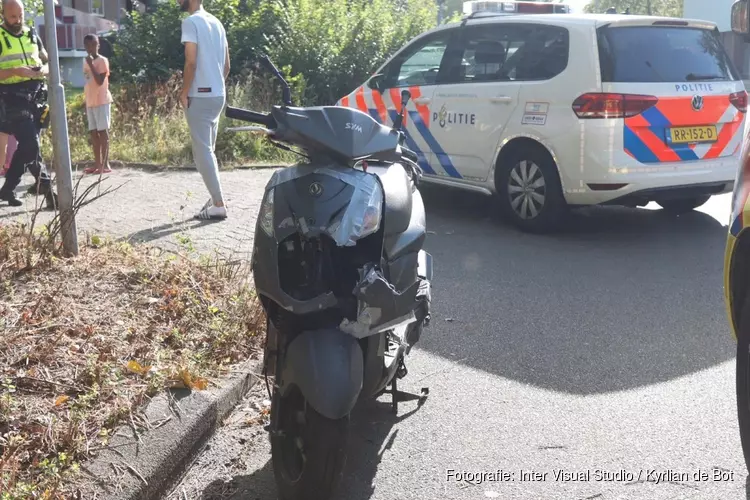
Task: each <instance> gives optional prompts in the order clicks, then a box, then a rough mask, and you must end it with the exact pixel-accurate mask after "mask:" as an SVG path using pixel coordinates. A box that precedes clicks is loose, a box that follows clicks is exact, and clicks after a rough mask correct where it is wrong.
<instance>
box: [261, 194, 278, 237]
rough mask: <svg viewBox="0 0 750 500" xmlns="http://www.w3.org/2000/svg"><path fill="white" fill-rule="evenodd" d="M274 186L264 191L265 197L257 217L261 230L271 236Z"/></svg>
mask: <svg viewBox="0 0 750 500" xmlns="http://www.w3.org/2000/svg"><path fill="white" fill-rule="evenodd" d="M274 193H275V191H274V188H271V189H270V190H268V192H267V193H266V197H265V199H264V200H263V204H262V205H261V207H260V213H258V218H259V219H260V227H261V229H263V232H264V233H266V234H267V235H268V236H273V233H274V231H273V198H274Z"/></svg>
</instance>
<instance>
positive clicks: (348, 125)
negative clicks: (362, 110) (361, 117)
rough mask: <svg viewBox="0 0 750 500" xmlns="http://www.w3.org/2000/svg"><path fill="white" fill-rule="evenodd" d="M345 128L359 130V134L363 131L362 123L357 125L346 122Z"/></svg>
mask: <svg viewBox="0 0 750 500" xmlns="http://www.w3.org/2000/svg"><path fill="white" fill-rule="evenodd" d="M346 129H347V130H354V131H355V132H359V133H360V134H361V133H362V132H363V130H362V125H357V124H356V123H347V124H346Z"/></svg>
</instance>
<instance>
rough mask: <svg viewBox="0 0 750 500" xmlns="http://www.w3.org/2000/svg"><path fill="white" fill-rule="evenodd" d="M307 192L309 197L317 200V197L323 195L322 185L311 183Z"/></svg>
mask: <svg viewBox="0 0 750 500" xmlns="http://www.w3.org/2000/svg"><path fill="white" fill-rule="evenodd" d="M307 192H308V193H310V195H311V196H314V197H316V198H317V197H318V196H320V195H321V194H323V185H322V184H321V183H320V182H313V183H312V184H310V187H309V188H308V189H307Z"/></svg>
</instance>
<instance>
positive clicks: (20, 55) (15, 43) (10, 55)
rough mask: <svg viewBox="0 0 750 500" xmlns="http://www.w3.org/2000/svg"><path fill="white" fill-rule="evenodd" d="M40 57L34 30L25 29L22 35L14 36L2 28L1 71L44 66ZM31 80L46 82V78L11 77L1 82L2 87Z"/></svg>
mask: <svg viewBox="0 0 750 500" xmlns="http://www.w3.org/2000/svg"><path fill="white" fill-rule="evenodd" d="M42 64H43V63H42V58H41V57H40V55H39V45H37V37H36V33H35V32H34V30H32V29H30V28H29V27H28V26H24V27H23V31H22V34H21V35H18V36H17V35H13V34H12V33H10V32H9V31H7V30H6V29H5V28H4V27H2V26H0V69H13V68H19V67H21V66H32V67H34V66H42ZM29 80H44V77H43V76H42V77H37V78H26V77H20V76H11V77H9V78H5V79H3V80H0V85H9V84H12V83H20V82H27V81H29Z"/></svg>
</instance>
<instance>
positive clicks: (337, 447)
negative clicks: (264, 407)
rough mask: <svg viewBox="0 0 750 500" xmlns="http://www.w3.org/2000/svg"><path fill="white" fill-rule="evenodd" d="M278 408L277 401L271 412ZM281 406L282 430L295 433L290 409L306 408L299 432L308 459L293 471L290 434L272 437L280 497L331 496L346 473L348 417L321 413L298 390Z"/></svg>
mask: <svg viewBox="0 0 750 500" xmlns="http://www.w3.org/2000/svg"><path fill="white" fill-rule="evenodd" d="M277 401H278V397H276V398H274V403H276V402H277ZM300 403H302V404H301V405H300ZM274 406H275V407H274ZM302 408H304V410H302ZM277 409H279V405H278V404H274V405H273V406H272V408H271V411H272V413H273V412H274V411H275V410H277ZM280 409H281V412H282V414H281V415H279V430H280V431H283V432H285V433H294V432H295V429H294V427H295V426H294V425H289V423H290V422H294V421H297V422H298V421H299V418H298V417H297V416H295V415H290V413H293V414H298V412H300V411H304V419H303V420H304V423H303V424H302V425H301V429H299V430H298V431H297V432H298V433H299V434H301V437H302V440H303V449H304V454H305V459H304V461H303V462H302V464H301V467H300V470H293V471H290V467H289V465H288V464H289V460H293V457H290V456H289V454H290V453H292V451H291V450H290V443H289V438H285V437H278V436H275V437H272V438H271V456H272V458H271V459H272V462H273V470H274V477H275V479H276V486H277V488H278V493H279V498H280V499H281V500H328V499H330V498H331V497H332V496H333V493H334V491H335V490H336V488H337V487H338V485H339V484H340V482H341V478H342V477H343V472H344V465H345V463H346V453H347V444H348V441H349V417H348V416H347V417H344V418H341V419H338V420H331V419H328V418H326V417H324V416H322V415H321V414H320V413H318V412H316V411H315V410H314V409H313V408H312V407H311V406H309V405H305V404H304V399H303V398H302V395H301V394H300V393H299V391H297V390H294V391H292V393H291V394H289V395H288V396H287V397H286V398H284V399H283V400H282V404H281V405H280ZM292 468H294V467H292Z"/></svg>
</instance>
